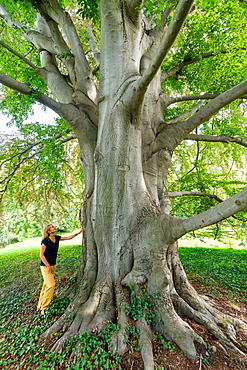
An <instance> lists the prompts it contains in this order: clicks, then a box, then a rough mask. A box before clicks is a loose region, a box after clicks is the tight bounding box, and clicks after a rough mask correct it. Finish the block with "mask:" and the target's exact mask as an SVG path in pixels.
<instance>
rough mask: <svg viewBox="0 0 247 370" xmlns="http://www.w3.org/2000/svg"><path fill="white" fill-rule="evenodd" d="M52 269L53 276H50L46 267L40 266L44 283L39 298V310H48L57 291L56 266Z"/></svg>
mask: <svg viewBox="0 0 247 370" xmlns="http://www.w3.org/2000/svg"><path fill="white" fill-rule="evenodd" d="M51 267H52V274H48V271H47V267H46V266H40V269H41V273H42V276H43V279H44V283H43V286H42V289H41V292H40V296H39V303H38V307H37V309H38V310H46V309H47V307H48V306H49V304H50V303H51V300H52V298H53V295H54V290H55V279H54V273H55V266H51Z"/></svg>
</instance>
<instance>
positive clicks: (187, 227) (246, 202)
mask: <svg viewBox="0 0 247 370" xmlns="http://www.w3.org/2000/svg"><path fill="white" fill-rule="evenodd" d="M245 208H247V188H245V189H244V190H242V191H240V192H239V193H237V194H235V195H234V196H232V197H231V198H229V199H227V200H225V201H224V202H222V203H220V204H217V205H216V206H214V207H213V208H211V209H209V210H207V211H205V212H203V213H200V214H199V215H197V216H192V217H189V218H187V219H177V220H180V224H179V227H178V235H179V236H178V237H177V239H178V238H180V237H181V236H183V235H185V234H186V233H188V232H190V231H194V230H198V229H201V228H203V227H206V226H210V225H213V224H215V223H217V222H220V221H222V220H224V219H226V218H228V217H230V216H232V215H234V214H235V213H237V212H240V211H242V210H243V209H245ZM175 222H176V221H175Z"/></svg>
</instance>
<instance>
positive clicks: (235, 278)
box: [0, 245, 247, 370]
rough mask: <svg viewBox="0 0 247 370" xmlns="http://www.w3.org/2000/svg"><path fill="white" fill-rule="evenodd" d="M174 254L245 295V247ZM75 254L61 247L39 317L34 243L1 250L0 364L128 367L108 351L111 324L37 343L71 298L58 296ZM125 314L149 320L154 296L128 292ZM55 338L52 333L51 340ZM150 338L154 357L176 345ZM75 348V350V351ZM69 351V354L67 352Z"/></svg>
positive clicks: (202, 277) (134, 342) (190, 268)
mask: <svg viewBox="0 0 247 370" xmlns="http://www.w3.org/2000/svg"><path fill="white" fill-rule="evenodd" d="M179 253H180V257H181V260H182V263H183V265H184V267H185V270H186V272H187V274H188V275H189V277H191V278H196V279H197V280H199V281H201V282H202V283H203V285H204V286H208V287H209V288H212V287H214V289H215V290H217V289H218V290H219V289H220V288H221V287H223V288H225V289H226V290H227V292H231V294H232V295H233V296H234V295H235V296H236V298H238V299H239V297H240V298H241V299H242V300H243V301H244V300H245V297H246V293H247V292H246V290H247V284H246V263H247V251H245V250H235V249H217V248H188V247H186V248H183V247H181V248H179ZM80 254H81V246H77V245H75V246H61V247H60V249H59V256H58V265H57V269H56V282H57V287H56V294H57V295H55V297H54V299H53V301H52V304H51V306H50V308H49V310H48V311H47V313H46V315H45V316H44V317H43V316H41V315H40V314H39V313H38V312H37V310H36V305H37V301H38V296H39V292H40V288H41V285H42V278H41V274H40V270H39V248H38V247H36V248H31V247H30V248H29V247H27V248H22V249H21V250H20V249H18V248H14V249H8V248H4V249H1V250H0V271H1V274H0V369H3V370H5V369H6V370H7V369H16V370H22V369H23V370H24V369H26V370H34V369H38V370H43V369H46V370H53V369H54V370H69V369H71V370H79V369H85V370H86V369H115V370H120V369H126V368H128V361H129V362H130V363H129V367H130V366H132V365H131V364H132V360H131V359H130V357H129V358H128V359H124V360H123V358H120V357H118V356H113V355H111V353H110V351H109V349H110V339H111V337H112V335H114V334H115V333H116V331H117V330H118V326H117V325H116V324H114V323H108V324H107V325H106V328H105V329H104V330H103V331H98V332H96V333H83V334H82V335H80V337H79V338H78V337H77V338H74V339H71V340H70V341H68V342H67V343H66V345H65V347H64V349H63V351H60V352H58V353H52V352H50V351H49V348H50V345H51V343H42V344H41V343H39V341H38V339H39V337H40V335H41V334H42V333H43V332H44V331H45V330H47V329H48V328H49V327H50V326H51V325H52V323H53V322H55V321H56V320H57V319H58V317H59V316H60V315H61V314H62V313H63V312H64V311H65V309H66V307H67V306H68V304H69V302H70V300H69V299H68V298H62V296H61V295H60V293H61V292H63V290H64V289H65V288H66V287H67V286H68V285H69V284H70V283H71V282H73V281H74V280H75V279H76V271H77V268H78V265H79V263H80ZM157 294H159V293H157ZM155 298H158V296H157V297H155ZM127 314H128V315H129V318H130V320H132V319H133V322H134V321H136V320H138V319H139V318H140V317H142V316H145V317H146V320H147V321H148V322H151V321H152V319H153V318H155V315H156V309H155V300H152V297H150V296H149V295H147V294H146V292H143V294H140V296H139V297H137V296H135V295H132V297H131V301H130V304H129V306H128V307H127ZM68 320H69V318H68ZM71 320H73V317H71ZM134 326H135V325H134V324H133V327H131V326H130V327H128V328H126V329H125V331H126V333H125V337H126V342H127V344H128V347H129V355H130V356H134V354H135V352H137V351H140V350H141V347H140V345H139V344H138V338H139V333H138V331H137V330H136V328H135V327H134ZM56 338H57V336H56V335H55V337H54V338H52V342H54V341H55V340H56ZM154 339H155V341H156V346H155V349H154V354H155V358H159V356H160V353H161V352H162V351H170V352H173V351H174V350H175V347H174V346H173V345H172V344H171V343H167V341H165V340H164V338H163V337H162V336H160V335H158V334H157V335H156V337H155V338H154ZM75 348H77V349H78V350H79V352H74V349H75ZM72 353H74V356H72V357H71V354H72ZM123 361H125V366H124V365H123ZM126 364H127V365H126ZM126 366H127V367H126ZM162 366H163V365H162Z"/></svg>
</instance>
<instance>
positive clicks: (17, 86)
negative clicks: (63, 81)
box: [0, 72, 62, 115]
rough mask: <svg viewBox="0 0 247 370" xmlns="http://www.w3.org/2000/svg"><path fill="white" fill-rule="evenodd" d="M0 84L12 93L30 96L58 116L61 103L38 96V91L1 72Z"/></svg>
mask: <svg viewBox="0 0 247 370" xmlns="http://www.w3.org/2000/svg"><path fill="white" fill-rule="evenodd" d="M0 83H2V84H3V85H5V86H7V87H9V88H10V89H12V90H14V91H17V92H20V93H21V94H24V95H29V96H32V97H33V99H35V100H37V101H39V102H40V103H42V104H44V105H45V106H46V107H48V108H50V109H52V110H53V111H54V112H56V113H57V114H59V115H60V113H61V107H62V104H61V103H58V102H56V101H55V100H54V99H51V98H49V97H48V96H46V95H44V94H40V93H39V92H38V91H35V90H34V89H31V88H29V87H28V86H27V84H25V83H23V82H19V81H17V80H15V79H14V78H12V77H10V76H7V75H5V74H4V73H2V72H0Z"/></svg>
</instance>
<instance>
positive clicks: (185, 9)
mask: <svg viewBox="0 0 247 370" xmlns="http://www.w3.org/2000/svg"><path fill="white" fill-rule="evenodd" d="M192 4H193V0H180V2H179V4H178V6H177V8H176V11H175V14H174V16H173V18H172V21H171V23H170V25H169V26H168V28H167V30H166V31H165V33H164V35H163V37H162V39H161V42H160V45H159V47H158V49H157V51H156V53H155V54H154V57H153V59H152V61H151V63H150V65H149V67H148V68H147V69H146V70H145V72H144V73H143V75H142V77H141V78H140V79H139V80H138V81H137V82H136V84H137V86H135V87H137V89H138V90H139V91H140V92H142V93H145V91H146V89H147V87H148V85H149V83H150V82H151V81H152V79H153V78H154V76H155V75H156V73H157V71H158V70H159V68H160V66H161V64H162V62H163V60H164V58H165V56H166V55H167V53H168V52H169V50H170V48H171V47H172V45H173V43H174V41H175V39H176V37H177V35H178V33H179V31H180V30H181V28H182V26H183V24H184V21H185V19H186V17H187V14H188V13H189V10H190V8H191V5H192Z"/></svg>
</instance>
